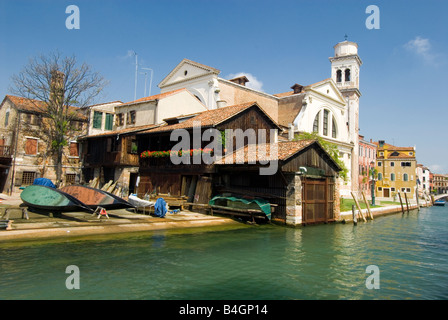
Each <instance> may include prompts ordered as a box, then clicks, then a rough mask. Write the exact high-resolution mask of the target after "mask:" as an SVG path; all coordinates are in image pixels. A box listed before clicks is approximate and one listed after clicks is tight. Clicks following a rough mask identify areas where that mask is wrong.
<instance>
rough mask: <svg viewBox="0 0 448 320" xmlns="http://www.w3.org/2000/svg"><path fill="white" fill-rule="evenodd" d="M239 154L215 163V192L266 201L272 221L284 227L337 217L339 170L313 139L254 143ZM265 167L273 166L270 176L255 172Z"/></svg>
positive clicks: (331, 219) (320, 221) (227, 156)
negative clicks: (271, 205) (258, 198)
mask: <svg viewBox="0 0 448 320" xmlns="http://www.w3.org/2000/svg"><path fill="white" fill-rule="evenodd" d="M261 150H263V152H260V151H261ZM243 151H244V158H241V157H238V156H237V152H238V151H236V152H234V153H232V154H230V155H226V156H225V157H223V158H222V159H221V160H219V161H217V162H216V165H217V172H216V180H217V183H216V185H215V188H214V192H215V193H216V194H227V195H230V194H232V195H237V196H238V195H240V196H245V197H247V196H252V197H260V198H264V199H267V200H269V201H270V203H273V204H275V211H274V212H273V213H272V221H277V222H280V223H285V224H288V225H306V224H314V223H328V222H332V221H336V220H337V219H338V218H339V211H340V210H339V202H338V199H339V188H338V182H337V178H338V172H339V171H341V168H340V167H339V166H338V165H337V163H336V162H335V161H334V160H333V159H332V158H331V157H330V156H329V155H328V153H327V152H326V151H325V150H324V149H323V147H322V146H321V145H320V144H319V143H318V142H317V141H315V140H302V141H286V142H279V143H275V144H265V145H260V144H259V145H257V147H256V148H255V149H252V150H250V147H249V146H246V147H245V148H244V150H243ZM251 161H252V162H253V163H251ZM267 162H269V164H267ZM263 163H264V164H263ZM269 165H271V166H273V165H275V166H276V167H277V170H276V171H275V173H273V174H260V173H261V171H260V169H261V168H263V167H264V168H266V167H267V166H269ZM272 172H273V171H272V170H271V173H272Z"/></svg>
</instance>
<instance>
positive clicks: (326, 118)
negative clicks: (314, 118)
mask: <svg viewBox="0 0 448 320" xmlns="http://www.w3.org/2000/svg"><path fill="white" fill-rule="evenodd" d="M328 114H329V111H328V110H327V109H324V125H323V135H324V136H327V135H328Z"/></svg>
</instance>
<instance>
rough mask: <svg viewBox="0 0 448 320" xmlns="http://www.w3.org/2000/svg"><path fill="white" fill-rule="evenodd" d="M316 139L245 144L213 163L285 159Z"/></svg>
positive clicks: (243, 162)
mask: <svg viewBox="0 0 448 320" xmlns="http://www.w3.org/2000/svg"><path fill="white" fill-rule="evenodd" d="M315 142H316V140H300V141H286V142H278V143H271V144H270V143H264V144H256V145H246V146H245V147H243V148H241V149H238V150H236V151H235V152H232V153H231V154H226V155H223V157H222V158H221V159H217V160H216V161H215V164H221V165H224V164H245V163H248V162H249V161H254V162H265V161H274V160H281V161H285V160H287V159H289V158H290V157H291V156H293V155H294V154H296V153H297V152H299V151H300V150H302V149H304V148H306V147H308V146H310V145H311V144H313V143H315Z"/></svg>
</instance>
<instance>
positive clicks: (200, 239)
mask: <svg viewBox="0 0 448 320" xmlns="http://www.w3.org/2000/svg"><path fill="white" fill-rule="evenodd" d="M447 213H448V212H447V208H435V207H434V208H428V209H425V208H423V209H421V210H420V212H418V213H417V212H411V213H409V214H407V213H406V214H404V215H401V214H398V215H391V216H386V217H380V218H376V219H375V220H373V221H368V222H366V223H364V222H360V223H358V225H357V226H353V225H352V224H345V225H344V224H331V225H321V226H308V227H302V228H284V227H279V226H270V225H267V226H256V227H244V228H240V229H235V230H233V229H232V230H225V229H223V230H221V231H215V232H209V231H210V230H208V231H200V230H197V231H196V232H193V231H191V230H190V231H189V232H188V233H185V232H152V233H142V234H139V235H133V236H128V237H124V236H120V237H119V238H117V239H114V238H113V237H109V238H97V239H96V240H95V241H92V240H88V241H75V242H59V243H57V242H55V243H44V242H42V243H40V244H39V245H28V246H26V245H22V246H18V247H14V246H3V247H1V248H0V255H1V256H2V259H0V269H1V274H2V276H3V277H2V286H1V287H0V298H2V299H9V298H12V299H36V298H37V299H78V298H82V299H193V300H198V299H261V300H262V299H285V300H286V299H446V298H448V290H447V289H446V288H447V286H446V285H447V284H448V235H447V233H446V229H447V227H448V223H447ZM71 264H74V265H77V266H78V267H79V268H80V271H81V290H79V291H74V290H72V291H69V290H67V289H66V288H65V279H66V276H67V275H66V274H65V268H66V266H67V265H71ZM369 265H376V266H378V268H379V271H380V289H379V290H374V289H367V288H366V285H365V282H366V278H367V277H368V276H369V274H367V273H366V267H367V266H369Z"/></svg>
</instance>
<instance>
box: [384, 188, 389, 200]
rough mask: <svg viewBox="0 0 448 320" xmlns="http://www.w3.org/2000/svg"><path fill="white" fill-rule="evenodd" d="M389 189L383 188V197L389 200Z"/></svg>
mask: <svg viewBox="0 0 448 320" xmlns="http://www.w3.org/2000/svg"><path fill="white" fill-rule="evenodd" d="M389 190H390V189H389V188H383V197H385V198H389V197H390V192H389Z"/></svg>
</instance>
